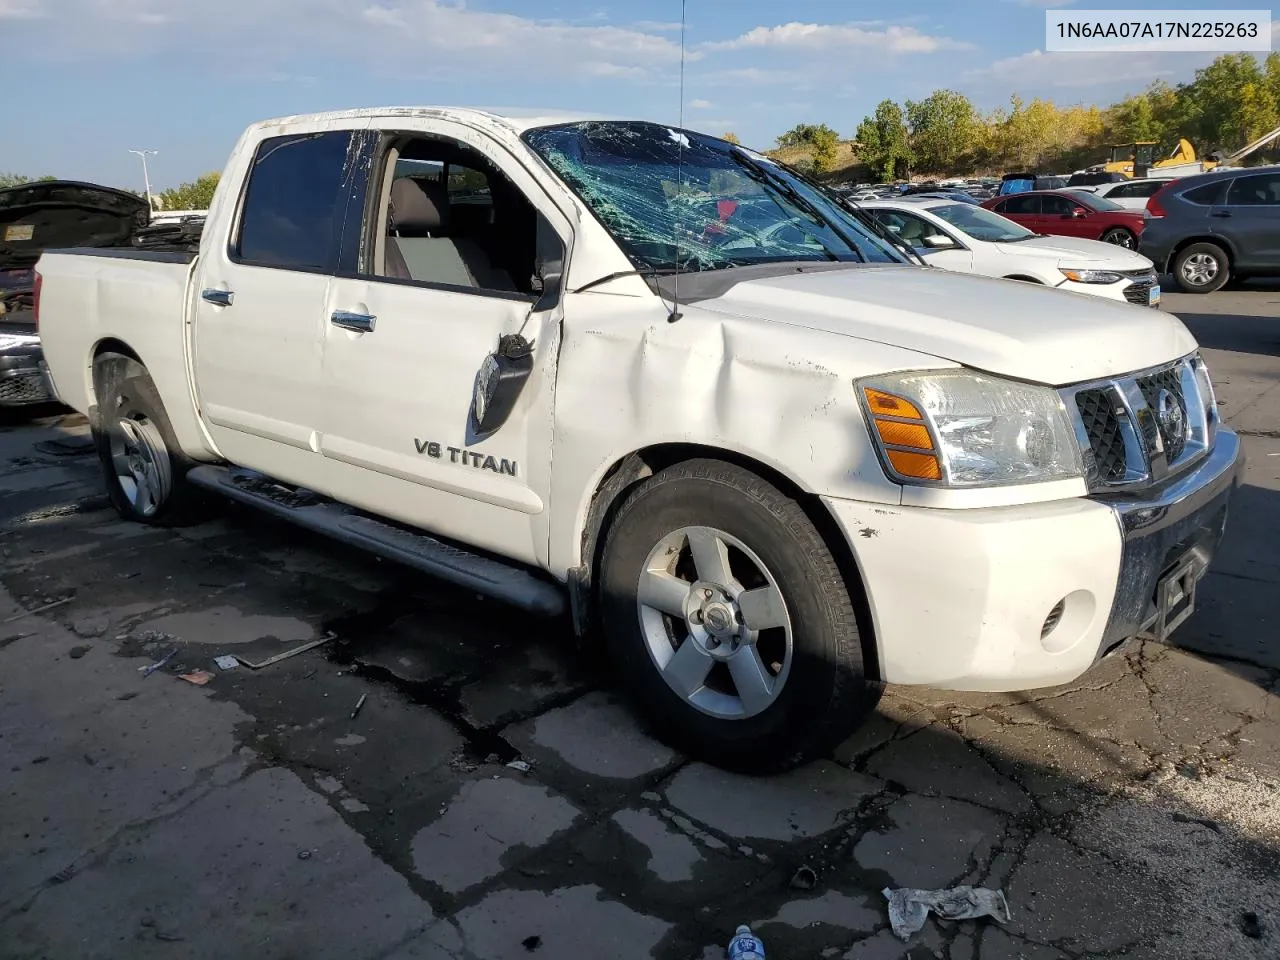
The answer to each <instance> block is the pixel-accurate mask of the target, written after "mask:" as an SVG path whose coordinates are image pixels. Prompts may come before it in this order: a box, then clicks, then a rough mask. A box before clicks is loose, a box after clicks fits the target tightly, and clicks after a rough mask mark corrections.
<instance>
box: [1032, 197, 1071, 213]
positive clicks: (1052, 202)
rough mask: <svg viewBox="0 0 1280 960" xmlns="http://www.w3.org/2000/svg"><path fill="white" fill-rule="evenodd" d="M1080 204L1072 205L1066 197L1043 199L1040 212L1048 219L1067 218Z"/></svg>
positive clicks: (1041, 199)
mask: <svg viewBox="0 0 1280 960" xmlns="http://www.w3.org/2000/svg"><path fill="white" fill-rule="evenodd" d="M1077 206H1078V204H1075V203H1072V202H1071V201H1070V200H1068V199H1067V198H1066V197H1041V198H1040V212H1041V213H1043V214H1044V215H1045V216H1046V217H1065V216H1068V215H1069V214H1070V213H1071V211H1072V210H1074V209H1075V208H1076V207H1077Z"/></svg>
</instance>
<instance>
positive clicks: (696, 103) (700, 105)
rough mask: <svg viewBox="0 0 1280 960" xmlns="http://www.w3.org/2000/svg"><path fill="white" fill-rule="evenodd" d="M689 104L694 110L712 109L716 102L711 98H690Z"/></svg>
mask: <svg viewBox="0 0 1280 960" xmlns="http://www.w3.org/2000/svg"><path fill="white" fill-rule="evenodd" d="M689 106H690V107H692V108H693V109H694V110H710V109H711V108H712V107H714V106H715V104H714V103H712V102H711V101H710V100H690V101H689Z"/></svg>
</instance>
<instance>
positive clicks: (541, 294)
mask: <svg viewBox="0 0 1280 960" xmlns="http://www.w3.org/2000/svg"><path fill="white" fill-rule="evenodd" d="M563 277H564V243H563V242H562V241H561V240H560V235H559V234H558V233H556V232H555V230H554V229H553V228H552V226H551V224H550V223H548V222H547V218H546V217H544V216H542V215H541V214H539V215H538V234H537V253H536V254H535V260H534V268H533V278H532V282H531V284H530V286H531V288H532V290H533V293H534V295H535V296H536V297H537V298H538V300H537V302H536V303H535V304H534V305H533V309H534V311H539V310H547V309H550V308H551V306H552V305H553V304H555V302H556V301H557V300H559V299H560V285H561V282H562V279H563Z"/></svg>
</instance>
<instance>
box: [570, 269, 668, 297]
mask: <svg viewBox="0 0 1280 960" xmlns="http://www.w3.org/2000/svg"><path fill="white" fill-rule="evenodd" d="M690 272H691V271H689V270H679V271H677V270H676V268H675V267H650V266H644V267H640V268H638V269H636V270H619V271H617V272H616V273H610V274H606V275H605V276H603V277H596V278H595V279H594V280H590V281H588V282H587V283H584V284H583V285H582V286H580V287H578V289H576V290H570V291H569V292H570V293H582V292H583V291H584V290H590V289H591V288H592V287H598V286H601V285H602V284H606V283H609V282H610V281H612V280H621V279H622V278H623V277H669V276H671V275H672V274H674V273H690Z"/></svg>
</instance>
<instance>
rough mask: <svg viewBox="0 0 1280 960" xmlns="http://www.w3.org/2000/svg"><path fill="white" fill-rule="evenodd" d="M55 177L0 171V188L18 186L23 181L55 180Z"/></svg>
mask: <svg viewBox="0 0 1280 960" xmlns="http://www.w3.org/2000/svg"><path fill="white" fill-rule="evenodd" d="M57 179H58V178H57V177H26V176H23V175H22V174H20V173H0V190H3V189H4V188H5V187H20V186H22V185H23V184H24V183H35V182H37V181H39V182H44V181H47V180H57Z"/></svg>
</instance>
